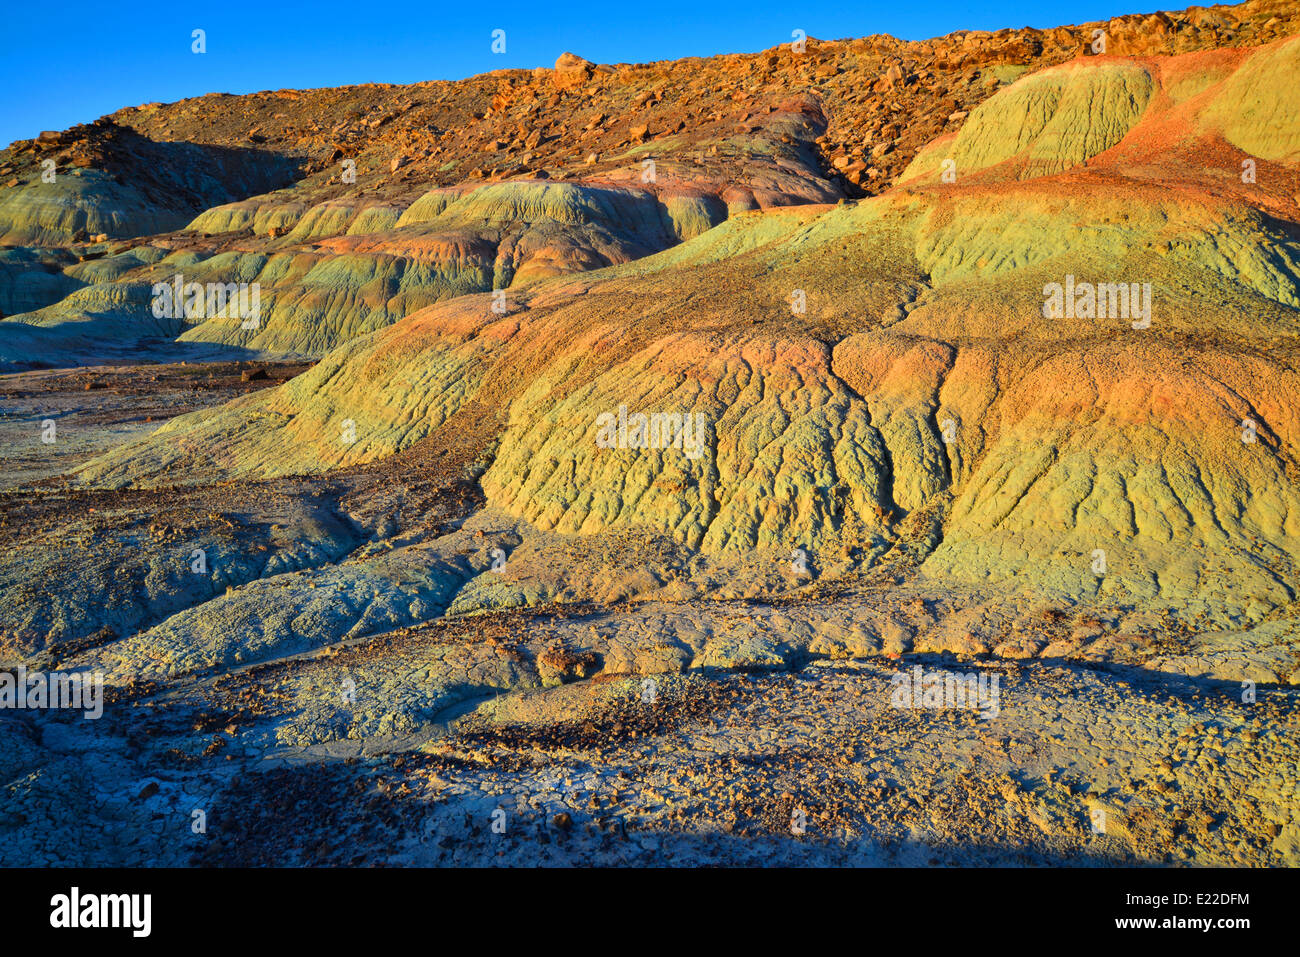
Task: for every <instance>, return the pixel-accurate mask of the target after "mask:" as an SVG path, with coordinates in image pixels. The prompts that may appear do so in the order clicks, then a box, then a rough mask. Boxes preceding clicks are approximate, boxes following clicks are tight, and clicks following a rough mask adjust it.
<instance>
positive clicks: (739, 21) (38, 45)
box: [0, 0, 1153, 145]
mask: <svg viewBox="0 0 1300 957" xmlns="http://www.w3.org/2000/svg"><path fill="white" fill-rule="evenodd" d="M1152 6H1153V5H1149V4H1145V3H1142V2H1141V0H1054V2H1041V0H1040V2H1037V3H1033V2H1025V0H985V2H983V3H971V2H969V0H925V2H920V3H918V2H910V3H909V2H898V0H893V2H887V3H882V2H876V0H869V2H861V3H857V4H854V5H852V6H847V7H846V6H840V5H839V4H836V3H830V4H817V5H810V6H807V7H802V6H799V5H795V4H790V3H788V2H780V3H778V2H773V0H747V2H743V3H737V2H732V0H691V2H681V0H603V2H600V3H596V2H589V0H574V2H564V3H552V4H540V3H537V2H536V0H533V2H528V3H517V2H514V0H497V2H494V3H465V2H458V3H454V4H450V3H441V2H437V0H426V2H423V3H415V2H406V0H371V2H361V0H319V2H314V3H303V2H290V3H275V2H272V0H263V2H259V3H251V2H246V0H230V2H227V3H194V4H189V5H186V6H184V7H183V8H181V7H179V6H178V5H175V4H172V3H168V4H162V3H155V2H152V0H132V2H129V3H117V4H109V3H104V2H103V0H98V2H95V3H88V2H83V0H64V2H59V3H55V4H44V3H39V2H15V3H9V4H6V7H5V11H4V28H3V31H0V90H3V91H4V92H3V95H2V96H0V145H7V144H9V143H10V142H11V141H13V140H15V139H19V138H26V137H32V136H35V135H36V134H37V133H38V132H40V131H41V130H44V129H63V128H66V127H68V126H71V125H73V124H75V123H83V122H87V121H90V120H93V119H95V118H96V117H99V116H102V115H103V114H105V113H111V112H113V111H114V110H116V109H118V108H120V107H123V106H133V105H136V104H140V103H149V102H153V101H161V102H171V101H173V100H179V99H182V98H184V97H187V96H197V95H201V94H204V93H211V92H227V93H252V92H256V91H258V90H275V89H281V88H285V87H299V88H306V87H318V86H340V85H344V84H349V83H366V82H388V83H411V82H416V81H419V80H435V79H458V78H460V77H465V76H472V75H473V74H475V73H483V72H485V71H488V70H496V69H502V68H506V67H512V68H513V67H527V68H532V67H537V66H551V65H552V64H553V63H554V62H555V58H556V57H557V56H558V55H559V54H560V53H562V52H563V51H565V50H572V51H573V52H574V53H577V54H579V55H581V56H585V57H586V58H587V59H589V60H594V61H597V62H602V63H623V62H626V63H640V62H646V61H649V60H663V59H673V58H676V57H682V56H701V55H710V54H715V53H735V52H752V51H755V50H763V49H767V48H768V47H772V46H775V45H777V44H778V43H782V42H788V41H789V39H790V32H791V31H792V30H794V29H796V28H798V29H802V30H804V31H805V32H806V33H807V34H808V36H812V37H819V38H822V39H838V38H842V37H856V36H866V35H869V34H872V33H890V34H893V35H894V36H897V37H902V38H904V39H909V40H919V39H924V38H926V37H931V36H939V35H942V34H944V33H950V32H952V31H953V30H960V29H988V30H994V29H999V28H1001V27H1022V26H1036V27H1052V26H1059V25H1062V24H1072V23H1082V22H1087V21H1089V20H1101V19H1106V18H1109V17H1111V16H1114V15H1116V14H1120V13H1140V12H1146V11H1148V9H1150V8H1151V7H1152ZM196 28H200V29H203V30H205V31H206V33H207V52H206V53H205V54H203V55H195V54H194V53H192V52H191V50H190V46H191V42H192V41H191V33H192V31H193V30H194V29H196ZM498 28H499V29H503V30H505V31H506V52H505V53H504V54H493V53H492V51H491V33H492V31H493V30H494V29H498Z"/></svg>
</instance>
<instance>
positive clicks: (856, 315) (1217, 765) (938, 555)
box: [0, 0, 1300, 866]
mask: <svg viewBox="0 0 1300 957" xmlns="http://www.w3.org/2000/svg"><path fill="white" fill-rule="evenodd" d="M0 243H3V244H4V245H2V246H0V312H2V313H3V317H4V318H3V321H0V370H3V373H4V374H3V375H0V410H2V414H0V456H2V457H3V458H2V461H3V471H2V473H0V541H2V542H3V551H0V666H3V667H4V668H5V669H6V672H7V674H8V675H9V677H8V679H7V684H8V686H9V687H10V688H11V693H10V699H9V701H10V705H9V706H7V707H6V708H4V709H0V781H2V782H3V789H2V790H0V835H3V842H2V845H0V846H3V848H4V850H3V851H0V863H4V864H19V863H21V864H42V863H49V864H89V865H101V864H125V865H155V864H157V865H164V864H165V865H188V864H359V863H385V864H437V863H443V864H489V863H502V864H545V863H560V864H564V863H574V862H589V863H601V864H620V863H625V864H636V863H646V864H664V863H667V864H677V863H681V864H692V863H700V862H719V863H730V864H744V863H756V864H772V863H869V864H915V863H922V864H923V863H936V862H941V863H949V864H969V863H1004V864H1005V863H1023V864H1099V863H1100V864H1121V863H1122V864H1132V863H1154V864H1184V863H1186V864H1194V865H1222V864H1226V865H1251V866H1256V865H1291V866H1295V865H1297V864H1300V821H1298V819H1297V816H1296V812H1297V810H1298V809H1300V786H1298V782H1297V762H1298V761H1300V737H1298V736H1297V731H1300V694H1298V693H1297V688H1296V683H1297V681H1298V680H1300V676H1298V675H1297V658H1298V657H1300V604H1298V603H1297V592H1298V590H1300V338H1298V334H1300V5H1297V4H1295V3H1292V2H1281V0H1249V2H1246V3H1243V4H1240V5H1237V6H1217V7H1209V8H1204V7H1198V8H1192V9H1190V10H1187V11H1183V12H1173V13H1156V14H1150V15H1145V14H1142V15H1132V16H1123V17H1119V18H1116V19H1114V20H1111V21H1109V22H1103V23H1092V24H1080V25H1075V26H1064V27H1060V28H1057V29H1053V30H1042V31H1040V30H1033V29H1023V30H1000V31H998V32H995V33H986V32H965V33H956V34H952V35H949V36H945V37H941V38H937V39H933V40H928V41H925V42H903V41H899V40H895V39H893V38H891V37H888V36H873V37H868V38H863V39H851V40H838V41H834V42H831V41H822V40H817V39H808V40H807V42H806V45H803V44H798V43H795V44H791V43H786V44H785V45H784V46H780V47H774V48H773V49H771V50H769V51H767V52H765V53H759V54H753V55H748V54H747V55H719V56H716V57H711V58H705V59H696V60H689V61H673V62H658V63H649V64H610V65H607V64H594V63H590V62H587V61H586V60H584V59H582V58H580V57H579V56H576V55H574V54H570V53H566V54H564V55H563V56H561V57H560V58H559V60H558V61H557V62H556V65H555V68H554V69H540V70H536V71H531V72H530V71H519V70H513V71H498V72H495V73H489V74H484V75H481V76H476V77H472V78H470V79H467V80H463V81H458V82H430V83H422V84H416V85H411V86H390V85H372V86H357V87H348V88H341V89H317V90H279V91H274V92H265V93H259V94H255V95H247V96H229V95H223V94H211V95H208V96H203V97H198V98H194V99H188V100H183V101H180V102H177V103H170V104H163V103H150V104H145V105H142V106H136V107H128V108H125V109H122V110H119V111H118V112H116V113H113V114H111V115H109V116H106V117H103V118H102V119H99V120H97V121H95V122H94V123H90V124H87V125H84V126H78V127H74V128H72V129H69V130H65V131H61V132H60V131H50V132H46V133H42V134H41V135H40V136H39V137H38V138H37V139H35V140H31V141H19V142H17V143H14V144H12V145H11V146H10V147H9V148H8V149H6V150H4V151H0ZM196 284H197V285H196ZM33 675H63V676H65V677H67V678H70V677H72V676H79V677H80V679H81V680H83V681H86V682H91V681H92V680H93V677H94V676H102V679H103V682H104V685H103V701H102V716H99V717H97V718H95V719H94V720H88V719H87V717H86V716H84V715H83V713H82V712H81V711H77V710H72V709H68V708H56V707H50V706H44V705H41V704H33V702H32V700H31V699H30V697H29V698H28V705H27V706H25V707H24V706H18V707H14V706H13V705H12V702H13V701H14V698H13V692H12V689H13V688H17V689H18V693H19V694H20V695H21V693H22V690H23V685H22V682H24V681H27V680H31V676H33ZM3 690H4V689H3V688H0V692H2V691H3ZM2 698H3V695H0V699H2ZM0 703H3V701H2V700H0ZM51 835H56V836H58V837H59V838H60V839H59V840H53V839H51Z"/></svg>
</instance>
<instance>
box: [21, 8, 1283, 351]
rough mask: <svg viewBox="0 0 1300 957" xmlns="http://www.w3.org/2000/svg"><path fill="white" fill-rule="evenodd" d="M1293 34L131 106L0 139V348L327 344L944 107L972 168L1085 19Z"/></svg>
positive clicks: (966, 49) (813, 186) (546, 272)
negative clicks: (155, 308) (1031, 80)
mask: <svg viewBox="0 0 1300 957" xmlns="http://www.w3.org/2000/svg"><path fill="white" fill-rule="evenodd" d="M1297 29H1300V15H1297V13H1296V10H1295V9H1294V5H1292V4H1288V3H1284V2H1278V0H1252V2H1250V3H1246V4H1242V5H1240V6H1235V7H1213V8H1193V9H1192V10H1188V11H1185V12H1181V13H1170V14H1165V13H1158V14H1151V15H1134V16H1123V17H1117V18H1115V19H1113V20H1111V21H1109V22H1105V23H1094V24H1082V25H1079V26H1073V27H1061V28H1057V29H1054V30H1047V31H1040V30H1032V29H1024V30H1000V31H997V32H996V33H987V32H962V33H957V34H952V35H950V36H947V37H942V38H937V39H934V40H927V41H923V42H902V41H898V40H895V39H893V38H891V37H886V36H876V37H870V38H865V39H858V40H844V41H833V42H832V41H818V40H810V41H808V44H807V46H806V48H805V49H802V50H799V51H796V50H794V49H792V48H791V46H790V45H789V44H786V45H785V46H781V47H776V48H774V49H772V50H770V51H767V52H764V53H759V54H746V55H742V54H736V55H728V56H720V57H712V58H707V59H699V60H690V61H681V62H677V61H673V62H660V63H652V64H636V65H629V64H618V65H603V64H591V63H588V62H587V61H585V60H582V59H580V58H578V57H576V56H572V55H568V54H566V55H565V56H564V57H561V58H560V60H559V61H558V62H557V64H556V67H555V69H553V70H552V69H540V70H536V71H532V72H528V71H520V70H514V71H497V72H494V73H488V74H484V75H482V76H478V77H473V78H471V79H468V80H464V81H458V82H454V83H452V82H434V83H425V84H417V85H413V86H403V87H397V86H363V87H350V88H345V89H336V90H305V91H294V90H282V91H275V92H265V93H259V94H253V95H249V96H227V95H222V94H211V95H209V96H204V97H196V98H193V99H189V100H183V101H180V102H177V103H172V104H148V105H145V106H141V107H133V108H128V109H124V110H121V111H118V112H117V113H115V114H113V115H112V116H109V117H105V118H103V119H102V120H100V121H97V122H96V123H95V124H92V125H90V126H88V127H81V128H76V129H74V130H70V131H67V132H66V133H61V134H60V133H49V134H42V136H41V137H40V138H38V139H37V140H33V141H23V142H19V143H16V144H13V145H12V146H11V147H10V148H9V149H7V150H5V151H3V152H0V183H3V184H4V189H3V191H0V242H4V243H8V244H10V246H9V248H5V247H0V276H3V277H4V282H3V283H0V312H3V313H4V314H6V315H8V316H11V317H14V318H13V319H12V320H11V324H10V325H8V326H6V327H5V329H4V332H5V335H4V336H3V337H2V338H0V365H9V366H11V367H23V366H25V365H32V364H41V363H48V362H49V361H50V360H49V355H50V353H57V354H61V355H65V356H80V357H82V358H83V359H88V358H89V357H93V356H94V355H102V354H103V353H104V351H105V349H106V348H108V347H110V346H120V345H123V344H128V345H129V344H133V343H135V342H137V341H138V340H139V339H140V338H141V337H142V336H144V337H165V338H169V339H172V338H180V339H181V340H182V341H183V342H186V343H190V344H193V345H194V346H195V347H196V348H197V347H198V346H199V345H201V344H215V345H219V346H222V347H226V348H230V349H238V350H241V351H243V352H244V353H245V354H259V353H277V354H284V353H295V354H302V355H313V356H316V355H321V354H323V353H324V352H326V351H328V350H329V349H331V348H333V347H334V346H335V345H338V344H339V343H341V342H344V341H346V340H347V339H349V338H351V337H353V336H356V335H360V334H364V333H367V332H370V331H372V330H374V329H377V328H380V327H382V326H384V325H387V324H389V323H391V322H393V321H396V320H398V319H400V318H402V317H404V316H407V315H410V314H411V313H412V312H414V311H416V310H418V309H420V308H422V307H424V306H427V305H429V304H431V303H434V302H438V301H443V300H446V299H449V298H454V297H455V296H458V295H462V294H465V293H468V292H477V291H486V290H492V289H506V288H517V287H522V286H526V285H528V284H529V283H530V282H532V281H534V280H537V279H539V278H545V277H548V276H553V275H556V274H559V273H574V272H583V271H589V270H591V269H595V268H600V267H603V266H609V265H616V264H619V263H624V262H628V261H631V260H635V259H639V258H641V257H643V256H646V255H648V254H650V253H654V252H657V251H660V250H663V249H666V248H669V247H672V246H675V245H676V244H678V243H680V242H682V241H684V240H687V239H690V238H691V237H693V236H696V235H698V234H700V233H701V232H704V231H706V230H708V229H710V228H712V227H714V226H716V225H717V224H719V223H720V222H723V221H724V220H726V219H727V218H728V217H730V216H734V215H736V214H738V213H740V212H745V211H750V210H755V209H771V208H776V207H782V206H790V205H806V204H816V203H827V202H835V201H836V200H838V199H840V198H844V197H849V198H854V197H860V196H863V195H864V194H865V195H870V194H876V193H879V192H881V191H883V190H885V189H887V188H889V187H890V186H892V185H893V184H894V183H895V182H897V181H898V179H899V177H900V176H901V175H902V174H903V173H904V171H905V170H907V169H908V168H909V164H912V163H913V161H914V160H915V159H916V156H917V153H918V151H919V150H920V149H921V148H922V147H923V146H925V145H926V144H927V143H930V142H931V141H933V140H934V139H935V138H936V137H942V136H945V135H950V134H952V133H954V132H955V131H957V130H962V131H963V135H964V136H965V137H966V138H967V139H968V140H969V139H970V138H971V137H977V136H980V138H981V141H982V142H985V143H987V144H990V145H988V146H987V147H986V150H987V151H988V155H986V156H982V155H974V154H972V155H967V153H966V152H965V150H967V149H969V147H967V146H964V145H963V151H959V153H958V155H957V156H956V157H955V158H956V159H957V160H958V161H959V162H961V163H963V164H966V165H970V166H971V167H972V168H973V167H974V166H975V165H977V164H980V163H984V162H985V161H986V160H989V159H992V158H995V154H996V153H997V152H998V151H1000V150H1003V149H1007V148H1010V147H1011V146H1013V145H1014V143H1013V142H1011V143H1009V142H1008V141H1007V140H1006V139H1005V137H1001V136H996V135H987V136H981V135H980V131H979V130H976V129H974V128H972V127H971V126H970V124H968V123H967V122H966V118H967V116H968V113H969V111H971V110H972V109H974V108H975V107H977V106H978V105H979V104H981V103H983V102H984V101H985V100H986V99H987V98H988V97H989V96H991V95H992V94H994V93H996V92H997V91H998V90H1000V89H1002V88H1003V87H1005V86H1007V85H1008V84H1009V83H1011V82H1012V81H1013V80H1015V79H1016V78H1017V77H1020V76H1022V75H1024V74H1026V73H1032V72H1033V71H1034V70H1037V69H1040V68H1043V67H1048V66H1052V65H1054V64H1060V63H1065V62H1074V61H1076V60H1079V59H1080V58H1083V59H1089V58H1092V57H1093V56H1095V55H1096V54H1095V53H1094V49H1097V48H1099V47H1096V44H1097V43H1098V40H1097V33H1098V31H1101V32H1103V33H1104V34H1105V37H1104V43H1105V46H1104V49H1105V52H1106V54H1107V55H1110V56H1115V55H1119V56H1126V57H1131V56H1145V55H1168V54H1174V53H1182V52H1186V51H1194V50H1210V49H1219V48H1231V49H1245V48H1249V47H1252V46H1256V45H1258V44H1261V43H1265V42H1268V41H1270V40H1273V39H1276V38H1279V37H1283V36H1287V35H1290V34H1291V33H1293V32H1295V31H1296V30H1297ZM1139 73H1140V71H1139ZM1131 80H1132V84H1133V85H1132V88H1131V89H1130V88H1129V87H1128V86H1125V85H1124V84H1123V83H1120V84H1119V89H1118V92H1117V93H1116V95H1117V96H1119V97H1121V98H1122V99H1123V102H1116V103H1101V102H1099V103H1097V104H1094V105H1095V106H1097V107H1098V108H1099V112H1101V113H1104V114H1105V115H1106V116H1107V117H1110V119H1108V120H1107V121H1106V122H1107V123H1109V124H1110V128H1108V129H1098V130H1095V131H1093V132H1092V134H1091V135H1090V136H1087V137H1084V138H1083V140H1082V141H1081V142H1080V144H1078V148H1077V149H1075V151H1074V152H1073V153H1068V152H1057V153H1052V155H1054V156H1059V157H1060V161H1061V162H1067V161H1073V160H1075V159H1077V158H1078V157H1079V156H1080V155H1082V154H1081V153H1080V152H1079V150H1080V149H1082V150H1085V151H1086V150H1087V149H1091V148H1093V147H1095V146H1096V145H1097V144H1099V143H1101V142H1103V141H1105V140H1106V138H1107V137H1108V136H1113V135H1115V134H1116V133H1117V132H1118V131H1119V130H1120V129H1122V128H1123V127H1124V125H1125V124H1126V123H1127V122H1129V121H1131V119H1132V118H1133V116H1134V115H1135V111H1136V110H1138V109H1139V108H1140V104H1141V103H1143V102H1145V100H1144V98H1145V97H1146V96H1147V95H1149V93H1150V88H1149V86H1144V85H1143V80H1142V79H1141V77H1140V76H1139V75H1137V74H1135V75H1134V76H1133V77H1132V78H1131ZM1023 95H1024V96H1027V97H1029V98H1030V99H1032V98H1033V94H1032V92H1031V91H1030V92H1024V93H1023ZM1021 107H1025V108H1028V107H1027V105H1026V104H1019V103H1018V104H1017V108H1021ZM1101 107H1104V109H1101ZM1066 112H1067V113H1068V112H1069V108H1068V104H1067V109H1066ZM1028 119H1030V121H1031V122H1030V124H1029V126H1026V131H1027V130H1028V129H1029V127H1030V126H1032V125H1033V123H1032V120H1033V117H1028ZM1039 133H1042V134H1043V135H1045V136H1046V137H1047V138H1048V139H1050V138H1051V136H1052V135H1054V133H1053V131H1052V130H1047V131H1045V132H1044V131H1039ZM1024 135H1026V136H1028V135H1031V134H1030V133H1029V132H1025V134H1024ZM1034 135H1037V134H1034ZM1041 148H1042V149H1043V150H1046V151H1048V152H1049V153H1050V152H1051V151H1052V147H1051V146H1050V145H1044V146H1042V147H1041ZM1030 161H1033V162H1036V161H1034V160H1032V157H1031V160H1030ZM47 162H52V163H53V164H54V168H55V169H56V171H59V175H58V176H57V177H56V179H55V181H54V182H53V183H47V182H44V181H43V179H42V176H41V174H42V171H43V169H44V166H43V164H44V163H47ZM1035 169H1036V170H1038V172H1049V171H1050V170H1049V169H1047V168H1046V167H1041V168H1040V167H1035ZM275 187H279V188H275ZM146 236H148V237H149V238H147V239H145V238H143V237H146ZM96 239H98V240H102V241H100V242H95V241H94V240H96ZM176 275H182V276H184V278H185V280H186V281H191V282H199V283H205V284H206V283H209V282H211V283H240V282H247V283H252V282H256V283H258V284H259V286H260V289H261V295H262V298H261V302H260V307H261V320H262V321H261V322H260V323H259V324H258V325H256V326H255V327H245V326H244V325H243V324H242V323H241V322H240V321H238V320H236V321H229V320H226V319H219V320H212V319H209V318H207V317H204V316H197V317H196V316H182V317H180V318H171V317H167V318H163V319H158V318H155V317H154V316H153V315H152V313H151V311H150V308H149V307H150V302H151V293H150V290H151V288H152V286H153V284H154V283H156V282H161V281H167V280H170V279H171V278H173V277H174V276H176Z"/></svg>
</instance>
